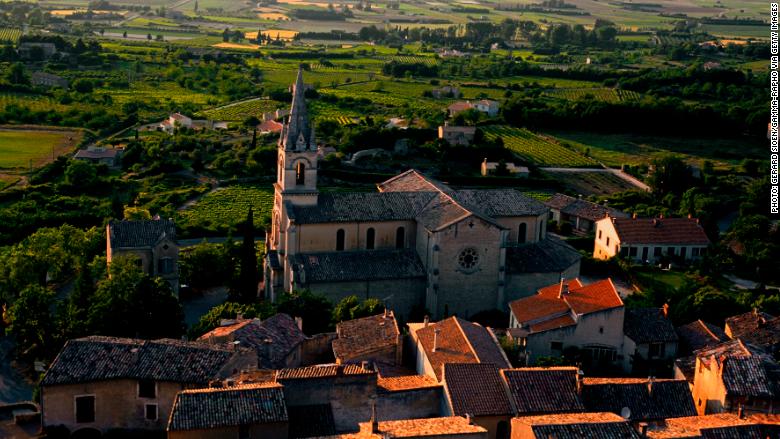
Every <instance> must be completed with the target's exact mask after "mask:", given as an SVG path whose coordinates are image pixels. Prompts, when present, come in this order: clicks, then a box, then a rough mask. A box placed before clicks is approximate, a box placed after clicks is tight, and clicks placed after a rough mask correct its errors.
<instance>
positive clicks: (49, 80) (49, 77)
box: [30, 72, 68, 89]
mask: <svg viewBox="0 0 780 439" xmlns="http://www.w3.org/2000/svg"><path fill="white" fill-rule="evenodd" d="M30 82H32V84H33V85H38V86H42V87H59V88H65V89H67V88H68V80H67V79H65V78H63V77H62V76H58V75H53V74H51V73H46V72H33V74H32V75H30Z"/></svg>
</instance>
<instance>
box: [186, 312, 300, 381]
mask: <svg viewBox="0 0 780 439" xmlns="http://www.w3.org/2000/svg"><path fill="white" fill-rule="evenodd" d="M227 323H228V324H226V325H223V326H220V327H218V328H214V329H213V330H211V331H209V332H207V333H205V334H203V335H202V336H200V337H199V338H198V340H200V341H203V342H207V343H212V344H224V343H236V342H237V343H238V345H239V346H240V347H243V348H248V349H252V350H254V351H255V352H256V353H257V364H258V367H259V368H261V369H283V368H291V367H298V366H300V365H301V358H302V352H301V348H302V345H303V343H304V342H305V340H306V338H307V337H306V334H304V333H303V331H302V330H301V327H300V325H299V321H296V320H295V319H293V318H292V317H290V316H289V315H287V314H283V313H279V314H276V315H274V316H271V317H269V318H267V319H265V320H260V319H242V318H239V319H237V320H234V321H228V322H227Z"/></svg>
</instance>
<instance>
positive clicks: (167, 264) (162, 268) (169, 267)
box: [157, 257, 173, 274]
mask: <svg viewBox="0 0 780 439" xmlns="http://www.w3.org/2000/svg"><path fill="white" fill-rule="evenodd" d="M157 273H159V274H170V273H173V258H167V257H166V258H160V259H159V260H158V261H157Z"/></svg>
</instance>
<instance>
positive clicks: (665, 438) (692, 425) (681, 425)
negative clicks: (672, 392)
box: [647, 413, 753, 439]
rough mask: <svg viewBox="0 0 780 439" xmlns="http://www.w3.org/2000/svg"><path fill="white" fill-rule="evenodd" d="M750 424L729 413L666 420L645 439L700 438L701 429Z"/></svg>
mask: <svg viewBox="0 0 780 439" xmlns="http://www.w3.org/2000/svg"><path fill="white" fill-rule="evenodd" d="M750 424H753V422H750V421H748V420H743V419H739V417H738V416H737V415H735V414H731V413H720V414H714V415H704V416H687V417H682V418H673V419H667V420H666V422H664V423H663V424H661V425H659V426H655V427H653V428H650V429H649V430H648V431H647V437H648V438H652V439H672V438H697V437H701V433H702V429H712V428H720V427H729V426H735V425H750Z"/></svg>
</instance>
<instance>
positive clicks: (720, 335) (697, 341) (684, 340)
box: [676, 320, 729, 355]
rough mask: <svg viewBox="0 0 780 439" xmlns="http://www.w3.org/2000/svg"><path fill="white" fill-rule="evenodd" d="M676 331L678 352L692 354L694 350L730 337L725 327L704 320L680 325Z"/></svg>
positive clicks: (713, 344)
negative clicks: (724, 329)
mask: <svg viewBox="0 0 780 439" xmlns="http://www.w3.org/2000/svg"><path fill="white" fill-rule="evenodd" d="M676 331H677V336H678V337H679V347H678V353H682V354H683V355H690V354H692V353H693V352H694V351H697V350H699V349H704V348H708V347H711V346H715V345H717V344H720V343H722V342H724V341H726V340H728V339H729V336H728V335H726V332H724V331H723V329H721V328H719V327H717V326H715V325H713V324H711V323H707V322H705V321H703V320H696V321H693V322H691V323H688V324H686V325H682V326H678V327H677V329H676Z"/></svg>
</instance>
